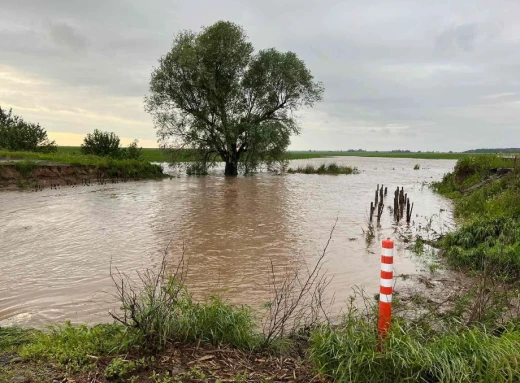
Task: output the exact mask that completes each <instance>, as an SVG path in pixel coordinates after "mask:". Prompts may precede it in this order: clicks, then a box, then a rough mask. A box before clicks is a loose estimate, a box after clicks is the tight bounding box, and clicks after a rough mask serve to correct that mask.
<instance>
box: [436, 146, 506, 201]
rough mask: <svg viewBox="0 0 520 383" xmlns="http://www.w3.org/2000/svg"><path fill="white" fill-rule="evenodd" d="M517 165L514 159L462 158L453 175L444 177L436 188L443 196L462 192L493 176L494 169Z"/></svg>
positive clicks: (479, 156) (490, 156)
mask: <svg viewBox="0 0 520 383" xmlns="http://www.w3.org/2000/svg"><path fill="white" fill-rule="evenodd" d="M514 165H515V160H514V159H513V158H508V157H503V156H499V155H491V154H480V155H468V156H464V157H461V158H460V159H459V160H458V161H457V164H456V165H455V169H454V171H453V173H448V174H446V175H445V176H444V178H443V180H442V182H439V183H436V184H434V187H435V188H436V189H437V190H438V191H439V192H441V193H443V194H448V193H450V192H455V191H461V190H464V189H466V188H468V187H469V186H471V185H474V184H476V183H477V182H479V181H482V180H484V179H485V178H486V177H488V176H490V175H491V171H492V169H499V168H509V167H513V166H514Z"/></svg>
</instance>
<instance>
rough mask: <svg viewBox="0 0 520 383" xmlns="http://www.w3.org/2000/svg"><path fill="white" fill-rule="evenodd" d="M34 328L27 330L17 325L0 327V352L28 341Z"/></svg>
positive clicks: (10, 349)
mask: <svg viewBox="0 0 520 383" xmlns="http://www.w3.org/2000/svg"><path fill="white" fill-rule="evenodd" d="M35 332H36V331H35V330H27V329H22V328H18V327H0V353H2V352H4V351H12V350H13V349H15V348H17V347H19V346H22V345H24V344H26V343H28V342H29V341H30V340H31V339H32V336H33V335H34V333H35Z"/></svg>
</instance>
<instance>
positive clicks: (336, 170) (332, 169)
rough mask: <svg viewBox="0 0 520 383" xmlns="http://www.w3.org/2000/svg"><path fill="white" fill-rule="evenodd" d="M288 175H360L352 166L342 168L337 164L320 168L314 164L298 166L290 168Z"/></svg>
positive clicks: (324, 165)
mask: <svg viewBox="0 0 520 383" xmlns="http://www.w3.org/2000/svg"><path fill="white" fill-rule="evenodd" d="M287 173H290V174H294V173H303V174H330V175H339V174H357V173H359V171H358V169H357V168H356V167H351V166H342V165H338V164H336V163H332V164H328V165H327V164H321V165H320V166H315V165H312V164H308V165H306V166H298V167H297V168H289V169H288V170H287Z"/></svg>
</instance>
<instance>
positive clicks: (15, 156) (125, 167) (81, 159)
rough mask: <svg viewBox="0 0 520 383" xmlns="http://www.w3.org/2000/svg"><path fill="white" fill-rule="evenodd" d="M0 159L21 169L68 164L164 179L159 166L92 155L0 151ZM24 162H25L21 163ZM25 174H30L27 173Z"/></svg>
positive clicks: (125, 175)
mask: <svg viewBox="0 0 520 383" xmlns="http://www.w3.org/2000/svg"><path fill="white" fill-rule="evenodd" d="M0 159H2V160H4V161H5V162H0V166H2V164H9V161H10V160H17V162H16V163H15V164H16V167H17V168H19V169H27V170H32V169H33V168H34V167H35V166H36V165H37V164H38V163H41V162H44V163H50V164H54V163H56V164H66V165H79V166H89V167H95V168H97V169H99V170H103V171H105V173H106V174H107V175H108V176H110V177H112V176H115V175H121V176H123V177H130V176H132V177H136V178H142V179H143V178H160V177H163V171H162V168H161V167H160V166H159V165H156V164H151V163H150V162H148V161H144V160H130V159H124V160H119V159H112V158H109V157H98V156H92V155H80V154H73V152H69V153H67V152H63V151H59V152H58V153H36V152H10V151H5V150H0ZM19 160H23V161H19ZM25 173H30V171H27V172H25Z"/></svg>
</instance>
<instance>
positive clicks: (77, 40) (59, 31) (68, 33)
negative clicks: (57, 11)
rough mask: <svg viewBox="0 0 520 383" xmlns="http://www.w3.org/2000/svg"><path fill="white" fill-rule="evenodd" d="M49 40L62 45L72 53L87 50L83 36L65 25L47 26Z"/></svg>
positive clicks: (86, 41) (86, 42) (85, 39)
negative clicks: (72, 51)
mask: <svg viewBox="0 0 520 383" xmlns="http://www.w3.org/2000/svg"><path fill="white" fill-rule="evenodd" d="M49 32H50V35H51V38H52V39H53V40H54V41H55V42H56V43H58V44H60V45H64V46H66V47H67V48H69V49H72V50H74V51H82V50H85V49H86V48H87V44H88V40H87V38H86V37H85V36H83V35H81V34H80V33H79V32H77V31H76V30H74V28H72V27H71V26H70V25H67V24H62V23H59V24H51V25H50V26H49Z"/></svg>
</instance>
